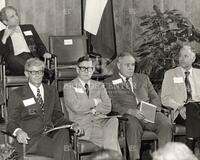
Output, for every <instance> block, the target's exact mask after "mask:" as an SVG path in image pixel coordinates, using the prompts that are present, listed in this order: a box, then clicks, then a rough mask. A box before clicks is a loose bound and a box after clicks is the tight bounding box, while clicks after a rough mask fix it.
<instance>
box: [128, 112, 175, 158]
mask: <svg viewBox="0 0 200 160" xmlns="http://www.w3.org/2000/svg"><path fill="white" fill-rule="evenodd" d="M125 117H127V118H128V122H127V126H126V134H127V135H126V136H127V144H128V150H129V157H130V160H136V159H139V158H140V148H141V141H142V135H143V132H144V130H150V131H153V132H155V133H156V134H157V136H158V145H159V147H162V146H163V145H165V144H166V143H167V142H170V141H171V138H172V125H171V123H170V121H169V119H168V118H167V117H166V116H165V115H164V114H162V113H161V112H156V117H155V123H154V124H153V123H144V122H141V121H140V120H138V119H137V118H136V117H133V116H131V115H128V114H126V115H125Z"/></svg>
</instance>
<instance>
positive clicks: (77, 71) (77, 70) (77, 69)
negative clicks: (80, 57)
mask: <svg viewBox="0 0 200 160" xmlns="http://www.w3.org/2000/svg"><path fill="white" fill-rule="evenodd" d="M76 73H77V74H79V68H78V66H76Z"/></svg>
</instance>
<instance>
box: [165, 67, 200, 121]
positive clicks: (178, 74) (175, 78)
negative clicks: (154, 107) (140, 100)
mask: <svg viewBox="0 0 200 160" xmlns="http://www.w3.org/2000/svg"><path fill="white" fill-rule="evenodd" d="M199 77H200V69H195V68H193V70H192V78H193V81H194V85H195V88H200V81H199ZM184 78H185V75H184V73H183V71H182V70H181V67H176V68H174V69H170V70H168V71H167V72H166V73H165V76H164V80H163V83H162V91H161V101H162V104H163V105H165V106H169V107H171V108H173V109H174V119H176V117H177V115H178V114H179V112H177V108H178V107H179V106H181V105H182V106H183V105H184V104H185V101H186V98H187V93H186V87H185V83H184ZM196 94H197V97H193V98H194V100H199V99H200V90H199V89H196Z"/></svg>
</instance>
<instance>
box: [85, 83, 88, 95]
mask: <svg viewBox="0 0 200 160" xmlns="http://www.w3.org/2000/svg"><path fill="white" fill-rule="evenodd" d="M85 91H86V94H87V96H88V97H89V86H88V84H87V83H86V84H85Z"/></svg>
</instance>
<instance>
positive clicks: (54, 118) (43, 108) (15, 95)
mask: <svg viewBox="0 0 200 160" xmlns="http://www.w3.org/2000/svg"><path fill="white" fill-rule="evenodd" d="M44 67H45V65H44V63H43V62H42V61H40V60H39V59H37V58H30V59H28V60H27V62H26V64H25V76H26V77H27V79H28V84H27V85H25V86H22V87H19V88H17V89H16V90H13V92H11V94H10V96H9V100H8V124H7V131H8V133H11V134H13V135H14V136H16V139H17V141H16V143H15V147H16V151H17V152H18V154H19V156H22V153H23V152H22V151H23V149H22V143H25V144H27V145H26V154H27V155H28V154H37V155H42V156H47V157H54V158H55V159H56V160H66V159H73V158H74V156H73V151H72V149H71V148H70V147H71V145H70V143H69V130H68V129H60V130H57V131H53V132H51V133H49V134H43V133H44V132H45V131H47V130H49V129H51V128H54V127H57V126H60V125H65V124H72V128H73V129H74V130H75V131H76V132H77V134H82V132H83V131H82V130H81V129H80V128H79V127H78V125H77V124H75V123H72V122H70V121H68V120H66V119H64V116H63V113H62V111H61V106H60V101H59V97H58V94H57V90H56V89H55V88H54V87H52V86H48V85H45V84H42V77H43V73H44Z"/></svg>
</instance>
